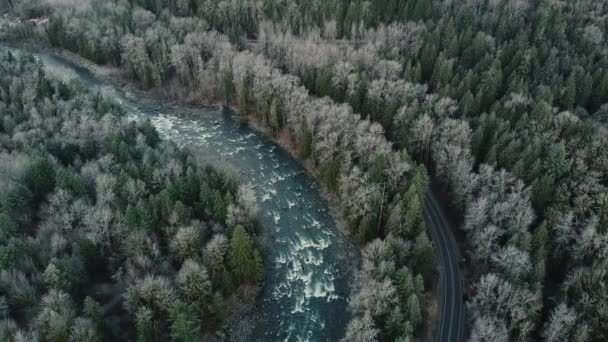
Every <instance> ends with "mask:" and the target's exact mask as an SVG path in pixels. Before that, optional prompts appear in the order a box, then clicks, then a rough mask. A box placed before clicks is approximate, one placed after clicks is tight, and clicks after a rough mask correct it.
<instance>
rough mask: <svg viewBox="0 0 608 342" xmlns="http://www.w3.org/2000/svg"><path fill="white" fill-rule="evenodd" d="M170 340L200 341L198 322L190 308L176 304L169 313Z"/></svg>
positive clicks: (181, 341)
mask: <svg viewBox="0 0 608 342" xmlns="http://www.w3.org/2000/svg"><path fill="white" fill-rule="evenodd" d="M171 320H172V321H173V323H172V324H171V338H173V341H179V342H197V341H200V340H201V333H200V321H199V320H198V318H197V317H196V314H195V312H194V310H193V309H192V307H191V306H189V305H187V304H184V303H179V302H178V303H177V304H176V305H175V307H174V308H173V311H172V312H171Z"/></svg>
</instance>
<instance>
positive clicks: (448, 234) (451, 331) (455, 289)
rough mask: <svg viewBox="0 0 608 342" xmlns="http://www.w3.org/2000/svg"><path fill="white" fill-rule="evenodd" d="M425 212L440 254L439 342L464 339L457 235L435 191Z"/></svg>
mask: <svg viewBox="0 0 608 342" xmlns="http://www.w3.org/2000/svg"><path fill="white" fill-rule="evenodd" d="M424 202H425V203H424V208H425V210H424V212H425V216H426V220H427V222H428V223H429V228H430V230H431V235H432V238H433V241H434V242H435V247H436V248H437V254H438V256H439V260H438V261H439V274H440V276H441V282H440V292H441V296H440V298H441V299H440V304H441V316H440V319H439V327H438V330H437V342H460V341H462V340H463V335H464V318H465V317H464V315H465V313H464V299H463V294H464V290H463V277H462V272H461V271H460V265H459V260H461V257H460V252H459V250H458V245H457V244H456V239H454V235H453V234H452V231H451V230H450V226H449V224H448V221H447V219H446V218H445V215H444V214H443V212H442V210H441V207H440V206H439V204H438V203H437V200H435V198H434V196H433V194H432V193H430V191H429V192H427V195H426V198H425V201H424Z"/></svg>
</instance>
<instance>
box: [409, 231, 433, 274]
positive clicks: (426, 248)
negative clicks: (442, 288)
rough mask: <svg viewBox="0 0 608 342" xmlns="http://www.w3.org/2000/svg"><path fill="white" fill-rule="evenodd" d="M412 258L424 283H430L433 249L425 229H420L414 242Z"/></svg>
mask: <svg viewBox="0 0 608 342" xmlns="http://www.w3.org/2000/svg"><path fill="white" fill-rule="evenodd" d="M414 260H415V263H416V268H415V269H416V270H418V271H420V274H422V276H423V277H424V281H425V283H426V284H427V285H428V284H430V281H431V278H432V275H433V273H434V272H435V250H434V248H433V244H432V243H431V240H429V237H428V236H427V234H426V232H425V231H421V232H420V234H418V236H417V237H416V241H415V243H414Z"/></svg>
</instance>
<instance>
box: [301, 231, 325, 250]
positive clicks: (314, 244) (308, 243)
mask: <svg viewBox="0 0 608 342" xmlns="http://www.w3.org/2000/svg"><path fill="white" fill-rule="evenodd" d="M295 235H296V238H297V241H296V242H295V243H294V250H295V251H296V252H299V251H301V250H303V249H307V248H313V249H316V250H323V249H326V248H327V247H329V245H330V241H329V239H322V238H321V239H319V241H315V240H314V239H312V238H306V237H302V235H301V234H299V233H298V232H296V233H295Z"/></svg>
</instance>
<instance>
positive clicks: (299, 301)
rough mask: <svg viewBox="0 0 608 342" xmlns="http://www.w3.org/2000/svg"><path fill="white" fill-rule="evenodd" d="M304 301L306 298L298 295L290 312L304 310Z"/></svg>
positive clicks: (301, 311)
mask: <svg viewBox="0 0 608 342" xmlns="http://www.w3.org/2000/svg"><path fill="white" fill-rule="evenodd" d="M305 301H306V298H304V297H300V298H297V299H296V302H295V305H294V308H293V309H292V310H291V313H292V314H295V313H303V312H304V302H305Z"/></svg>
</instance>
